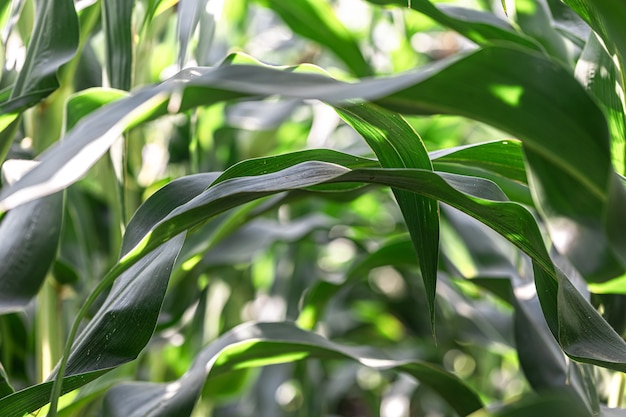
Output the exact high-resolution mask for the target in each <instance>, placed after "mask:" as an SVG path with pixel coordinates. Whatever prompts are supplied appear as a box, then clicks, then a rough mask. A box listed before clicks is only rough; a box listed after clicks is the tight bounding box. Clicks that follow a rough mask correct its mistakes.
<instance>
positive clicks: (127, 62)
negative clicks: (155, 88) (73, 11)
mask: <svg viewBox="0 0 626 417" xmlns="http://www.w3.org/2000/svg"><path fill="white" fill-rule="evenodd" d="M134 5H135V2H134V1H126V0H104V1H103V2H102V26H103V32H104V35H105V47H106V55H105V57H106V59H105V68H106V74H107V76H108V80H109V84H110V85H111V87H113V88H118V89H120V90H126V91H128V90H130V86H131V78H132V68H133V44H134V42H133V39H132V17H133V8H134Z"/></svg>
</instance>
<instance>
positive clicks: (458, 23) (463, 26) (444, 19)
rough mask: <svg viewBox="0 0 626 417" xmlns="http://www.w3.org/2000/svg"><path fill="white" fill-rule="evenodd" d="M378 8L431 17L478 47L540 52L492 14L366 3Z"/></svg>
mask: <svg viewBox="0 0 626 417" xmlns="http://www.w3.org/2000/svg"><path fill="white" fill-rule="evenodd" d="M368 1H369V2H370V3H374V4H378V5H394V6H399V7H407V5H408V6H409V7H410V8H411V9H413V10H417V11H418V12H420V13H423V14H424V15H426V16H428V17H430V18H431V19H433V20H434V21H435V22H437V23H440V24H441V25H443V26H446V27H449V28H450V29H452V30H454V31H456V32H458V33H460V34H461V35H463V36H465V37H466V38H468V39H469V40H471V41H473V42H475V43H477V44H479V45H490V44H501V43H513V44H517V45H520V46H524V47H526V48H530V49H535V50H540V49H541V47H540V46H539V45H538V44H537V43H535V42H534V40H533V39H531V38H529V37H526V36H525V35H523V34H520V33H518V32H516V31H515V30H514V29H513V27H512V26H511V25H510V24H509V23H508V22H506V21H504V20H502V19H499V18H498V17H496V16H494V15H493V14H491V13H485V12H479V11H477V10H471V9H464V8H460V7H454V6H450V5H445V4H437V5H435V4H433V3H432V2H430V1H429V0H411V1H409V2H407V1H406V0H368Z"/></svg>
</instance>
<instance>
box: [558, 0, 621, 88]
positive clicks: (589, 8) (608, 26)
mask: <svg viewBox="0 0 626 417" xmlns="http://www.w3.org/2000/svg"><path fill="white" fill-rule="evenodd" d="M564 3H565V4H567V5H568V6H569V7H571V8H572V9H573V10H574V11H575V12H576V13H577V14H578V15H579V16H580V17H582V18H583V19H584V20H585V21H586V22H587V23H588V24H589V26H591V28H592V29H593V30H594V31H595V32H596V33H597V34H598V35H600V37H601V38H602V40H603V41H604V43H605V45H606V46H607V48H608V50H609V52H611V53H612V54H613V53H615V54H617V56H618V57H619V61H620V63H621V65H620V67H621V68H622V69H623V68H624V62H625V61H624V60H625V59H626V28H625V27H624V25H623V22H624V21H625V20H626V5H624V2H622V1H620V0H594V1H590V0H564ZM623 86H624V80H622V87H623Z"/></svg>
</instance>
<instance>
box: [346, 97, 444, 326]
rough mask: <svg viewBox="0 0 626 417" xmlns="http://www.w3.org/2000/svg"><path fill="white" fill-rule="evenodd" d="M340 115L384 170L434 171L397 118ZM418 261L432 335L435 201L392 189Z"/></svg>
mask: <svg viewBox="0 0 626 417" xmlns="http://www.w3.org/2000/svg"><path fill="white" fill-rule="evenodd" d="M337 111H338V113H339V115H340V116H341V117H342V118H343V119H344V120H345V121H346V122H348V123H349V124H350V125H351V126H352V127H353V128H354V129H355V130H356V131H357V132H359V133H360V134H361V135H362V136H363V138H364V139H365V140H366V142H367V143H368V144H369V146H370V147H371V148H372V149H373V150H374V153H375V154H376V156H378V159H379V161H380V164H381V165H382V167H383V168H420V169H427V170H431V171H432V169H433V166H432V163H431V162H430V158H429V156H428V152H427V151H426V147H425V146H424V143H423V142H422V139H421V138H420V137H419V135H418V134H417V132H415V130H413V128H412V127H411V126H410V125H409V124H408V123H407V122H406V121H405V120H404V119H403V118H402V116H400V115H399V114H394V113H392V112H388V111H384V110H383V109H380V108H378V107H376V106H374V105H372V104H362V105H358V106H350V107H339V108H338V109H337ZM393 193H394V195H395V197H396V200H397V201H398V205H399V206H400V210H401V211H402V215H403V217H404V221H405V222H406V224H407V226H408V229H409V233H410V234H411V239H412V240H413V246H414V247H415V251H416V253H417V258H418V260H419V266H420V270H421V272H422V278H423V280H424V287H425V288H426V298H427V300H428V305H429V308H430V323H431V327H432V329H433V334H434V331H435V294H436V290H437V265H438V260H439V206H438V204H437V201H436V200H433V199H430V198H427V197H423V196H420V195H417V194H415V193H411V192H407V191H403V190H397V189H393Z"/></svg>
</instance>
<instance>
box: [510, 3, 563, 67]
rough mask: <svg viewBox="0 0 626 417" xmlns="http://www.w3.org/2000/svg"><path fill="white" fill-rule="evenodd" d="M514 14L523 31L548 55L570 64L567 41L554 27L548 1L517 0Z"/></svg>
mask: <svg viewBox="0 0 626 417" xmlns="http://www.w3.org/2000/svg"><path fill="white" fill-rule="evenodd" d="M512 14H513V15H514V17H515V22H516V23H517V24H518V25H519V27H520V28H521V29H522V31H523V32H524V33H525V34H527V35H529V36H532V37H533V38H535V39H536V40H537V42H539V43H540V44H541V45H542V46H543V47H544V49H545V50H546V52H547V53H548V54H550V55H551V56H552V57H554V58H556V59H557V60H559V61H561V62H562V63H563V64H568V63H569V62H570V59H569V53H568V50H567V46H566V44H565V41H564V39H563V37H562V36H561V34H559V33H558V32H557V31H556V29H555V28H554V27H553V26H552V21H553V19H552V14H551V12H550V8H549V7H548V4H547V2H546V0H516V1H515V12H514V13H512Z"/></svg>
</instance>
